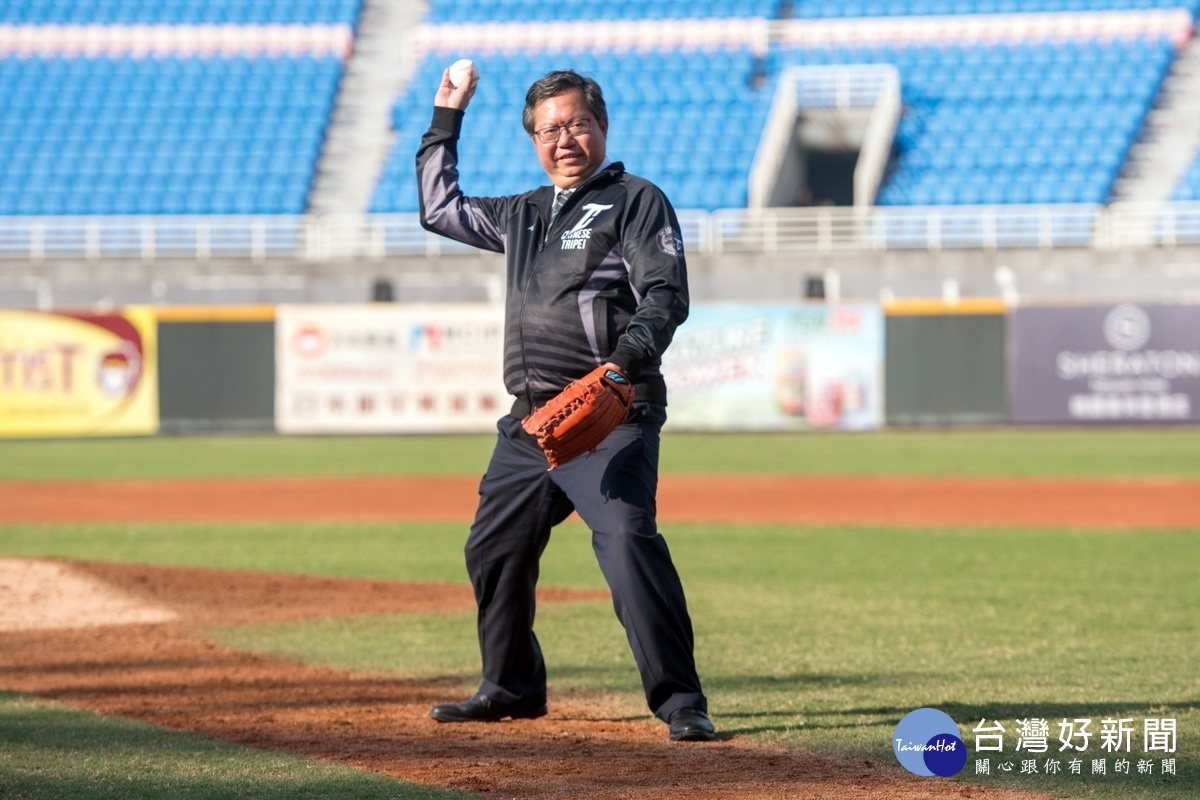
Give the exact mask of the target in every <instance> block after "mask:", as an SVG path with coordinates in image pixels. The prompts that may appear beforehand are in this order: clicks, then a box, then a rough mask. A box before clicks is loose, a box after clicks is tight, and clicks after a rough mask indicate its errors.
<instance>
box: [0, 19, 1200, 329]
mask: <svg viewBox="0 0 1200 800" xmlns="http://www.w3.org/2000/svg"><path fill="white" fill-rule="evenodd" d="M1198 12H1200V3H1197V2H1182V0H1179V1H1177V2H1171V0H978V2H962V1H960V0H874V1H871V2H868V1H863V2H833V0H794V1H793V2H790V3H782V2H779V1H778V0H754V1H753V2H733V0H697V1H696V2H689V3H680V2H671V3H660V4H646V3H632V2H614V3H608V4H590V3H582V2H578V0H568V1H567V2H564V3H560V4H557V5H556V6H555V8H554V14H555V17H554V19H546V18H545V15H546V8H545V6H544V5H543V4H534V3H532V2H530V1H529V0H486V1H485V0H434V2H431V3H428V4H425V3H417V2H411V1H410V0H311V1H310V0H157V1H156V2H151V1H150V0H91V2H83V1H82V0H75V1H72V0H53V2H46V1H45V0H42V1H41V2H38V1H36V0H12V1H10V2H5V3H0V90H2V91H0V148H3V151H4V152H5V154H6V166H5V169H4V170H3V172H2V173H0V260H3V264H4V266H3V267H2V268H0V304H4V305H41V306H48V305H54V306H62V305H72V304H85V305H90V304H93V303H96V302H107V303H128V302H152V303H172V302H196V301H200V302H239V301H309V300H322V301H333V300H361V299H364V298H366V297H367V296H369V291H370V288H369V287H370V286H371V284H372V283H374V282H375V281H377V280H378V279H380V278H385V279H387V280H389V281H392V282H393V283H394V284H395V285H396V286H397V287H398V292H397V294H398V295H399V296H400V297H401V298H402V299H404V298H417V299H486V298H495V296H496V293H497V292H498V291H499V288H498V287H499V285H500V284H499V281H498V280H497V276H496V270H497V268H498V264H497V262H496V260H495V259H492V258H489V257H487V256H483V255H480V254H477V253H474V252H470V251H467V250H465V249H464V248H461V247H458V246H456V245H454V244H453V243H449V242H445V241H443V240H438V239H436V238H432V237H430V236H429V235H427V234H426V233H425V232H424V231H423V230H421V229H420V227H419V225H418V224H417V221H416V219H415V211H416V189H415V185H414V175H413V166H412V165H413V153H414V151H415V147H416V142H417V140H418V138H419V137H420V135H421V133H422V132H423V130H424V128H425V125H426V124H427V122H428V119H429V105H430V99H431V96H432V93H433V90H434V87H435V86H436V83H437V79H438V76H440V73H441V70H442V69H443V68H444V66H445V65H446V64H448V63H449V62H450V61H452V60H454V59H455V58H458V57H460V56H463V55H468V56H471V57H472V58H474V59H475V60H476V61H477V62H478V63H479V64H480V66H481V68H482V73H483V76H484V77H483V80H482V81H481V84H480V89H479V92H478V94H477V95H476V97H475V99H474V101H473V104H472V107H471V111H470V122H469V124H468V125H467V126H466V129H465V130H464V138H463V142H462V156H463V163H464V174H463V186H464V190H465V191H467V192H468V193H469V194H479V195H488V194H499V193H508V192H516V191H520V190H523V189H525V188H527V187H529V186H531V185H535V184H537V183H539V182H541V181H542V180H543V176H542V175H541V173H540V170H539V168H538V166H537V163H536V160H535V159H534V158H533V156H532V153H531V152H530V149H529V143H528V140H527V138H526V137H525V135H524V132H523V130H522V129H521V127H520V103H521V101H522V99H523V94H524V90H525V88H526V87H527V86H528V84H529V83H530V82H531V81H532V80H533V79H535V78H536V77H537V76H539V75H541V74H543V73H544V72H546V71H547V70H549V69H552V68H558V67H562V66H571V67H574V68H576V69H579V70H581V71H584V72H587V73H589V74H591V75H594V76H595V77H596V78H597V79H598V80H600V82H601V83H602V84H603V85H604V86H605V89H606V93H607V95H608V98H609V105H610V116H611V122H612V127H611V133H610V138H609V147H610V152H611V153H612V154H613V155H614V156H615V157H617V158H620V159H621V160H623V161H625V163H626V164H627V166H628V167H629V168H630V169H631V170H633V171H635V172H638V173H640V174H642V175H645V176H646V177H649V178H651V179H652V180H655V181H656V182H658V183H659V184H660V185H662V186H663V188H664V189H666V191H667V192H668V194H669V195H670V196H671V197H672V199H673V201H674V203H675V204H676V206H677V207H678V209H679V210H680V216H681V221H682V222H683V224H684V227H685V230H684V235H685V241H686V242H687V244H688V247H689V250H690V252H691V254H692V260H693V264H694V267H693V272H694V275H695V280H694V287H693V288H694V290H695V291H696V293H697V296H712V297H747V296H761V295H771V296H788V295H791V296H797V295H800V294H803V293H804V291H805V287H806V286H807V285H809V284H810V279H811V278H812V277H814V276H818V277H820V278H822V279H824V280H825V281H826V283H827V285H828V286H827V288H828V291H829V292H830V293H831V294H834V295H836V294H837V293H839V292H840V293H842V294H845V295H851V294H853V295H855V296H868V297H878V296H884V297H887V296H905V295H908V294H921V295H929V294H938V295H945V296H956V295H958V294H985V295H996V294H1005V295H1006V296H1010V295H1022V294H1023V295H1037V294H1061V293H1074V294H1093V295H1095V294H1101V295H1110V294H1127V293H1133V294H1134V295H1147V294H1148V295H1153V296H1164V295H1168V296H1172V297H1178V296H1181V294H1182V293H1196V292H1200V274H1198V273H1197V271H1196V269H1195V268H1194V267H1192V266H1191V264H1193V263H1195V260H1196V259H1195V255H1194V250H1195V248H1198V247H1200V203H1197V201H1200V113H1197V112H1200V108H1197V107H1196V106H1195V105H1192V104H1193V103H1195V102H1196V101H1195V100H1193V98H1200V63H1198V61H1200V57H1198V52H1200V51H1198V50H1197V48H1196V47H1195V45H1194V33H1195V30H1196V23H1197V13H1198Z"/></svg>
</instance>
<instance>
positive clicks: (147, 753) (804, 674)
mask: <svg viewBox="0 0 1200 800" xmlns="http://www.w3.org/2000/svg"><path fill="white" fill-rule="evenodd" d="M489 441H490V440H489V439H487V438H485V437H453V438H446V439H441V438H426V437H413V438H395V437H372V438H363V439H353V438H328V439H326V438H320V439H280V438H274V437H200V438H187V439H170V438H160V439H150V440H112V441H95V442H91V441H88V442H41V443H37V442H12V443H3V444H0V475H2V477H3V478H4V479H7V480H17V479H33V478H36V479H61V478H72V479H93V478H102V477H191V476H225V475H246V476H254V475H280V474H289V475H296V474H337V475H353V474H371V475H379V474H413V473H418V472H425V473H438V474H473V473H476V472H478V471H479V470H480V469H481V468H482V465H483V461H484V460H485V459H486V455H487V451H488V446H489ZM663 471H664V472H665V473H672V472H675V473H684V472H692V473H703V472H722V471H738V472H751V471H758V472H771V473H786V472H795V473H797V474H904V475H1004V476H1094V477H1138V478H1141V477H1188V478H1195V477H1197V476H1198V475H1200V431H1198V430H1195V429H1190V428H1188V429H1152V430H1146V431H1135V430H1129V429H1113V430H1104V431H1097V430H1029V429H1025V430H1014V431H1003V430H986V431H979V430H972V431H916V432H895V433H880V434H861V435H825V434H822V435H797V436H744V437H743V436H713V437H703V436H691V435H689V436H683V435H676V436H670V437H668V438H667V439H666V440H665V441H664V451H663ZM665 533H666V535H667V537H668V540H669V542H670V544H671V548H672V551H673V553H674V554H675V558H676V562H677V564H678V566H679V569H680V572H681V573H682V575H683V578H684V582H685V585H686V586H687V589H688V593H689V602H690V605H691V608H692V614H693V619H694V622H695V626H696V632H697V659H698V662H699V666H700V669H701V674H702V677H703V678H704V680H705V683H706V689H707V691H708V693H709V695H710V705H711V709H712V711H713V714H714V717H715V719H716V721H717V723H718V725H719V727H720V728H721V729H722V730H724V731H725V732H727V733H732V734H734V735H736V736H738V737H739V738H744V739H750V740H754V741H761V742H764V743H770V744H777V745H784V746H788V747H797V748H804V749H809V750H814V751H819V752H823V753H829V754H834V755H840V756H844V757H847V758H853V759H870V760H873V761H876V762H879V763H883V764H891V763H894V762H893V759H892V756H891V752H890V747H891V745H890V739H891V735H892V732H893V730H894V728H895V725H896V723H897V721H898V720H899V719H900V718H901V717H903V716H904V714H906V713H907V712H908V711H911V710H913V709H916V708H919V707H923V706H932V707H936V708H940V709H942V710H943V711H946V712H947V713H949V714H950V715H951V716H952V717H953V718H954V719H955V720H956V721H957V722H958V723H959V725H960V728H961V729H962V733H963V738H964V740H965V741H966V742H967V744H968V746H969V747H972V752H971V758H970V759H969V760H968V764H967V768H966V769H965V770H964V771H963V772H962V773H961V774H960V775H959V776H958V777H957V778H955V780H959V781H966V782H971V783H983V784H989V785H999V786H1006V787H1010V788H1017V787H1022V788H1026V789H1030V790H1033V791H1035V792H1039V793H1044V794H1047V795H1054V796H1064V797H1105V798H1109V797H1112V798H1185V797H1194V796H1196V795H1197V792H1198V790H1200V755H1198V752H1197V746H1196V744H1197V738H1198V737H1200V670H1198V669H1197V667H1198V666H1200V660H1198V656H1200V647H1198V646H1197V642H1200V636H1198V634H1200V587H1198V585H1197V581H1196V579H1195V572H1196V569H1195V565H1196V564H1198V563H1200V520H1198V521H1197V525H1196V527H1195V528H1193V529H1191V530H1185V531H1137V530H1131V531H1078V530H1072V531H1066V530H1052V529H1046V530H1035V529H995V528H985V527H980V528H977V529H961V528H958V529H922V528H898V527H878V526H871V527H844V528H843V527H816V526H778V525H775V526H751V525H743V526H730V525H698V524H691V525H671V526H670V527H669V528H667V529H666V530H665ZM464 536H465V525H455V524H444V523H439V524H421V525H418V524H379V523H372V524H333V523H315V522H314V523H308V524H303V525H296V524H288V525H276V524H255V525H248V524H226V525H213V526H210V525H199V524H191V525H154V524H137V525H128V524H87V525H83V524H79V525H68V524H55V525H24V524H23V525H9V526H6V527H5V528H4V529H3V530H2V531H0V555H20V556H68V557H77V558H86V559H100V560H115V561H136V562H148V563H159V564H184V565H195V566H213V567H221V568H226V569H252V570H269V571H286V572H295V573H303V574H333V575H343V576H361V577H371V578H391V579H411V580H448V581H457V582H465V574H464V569H463V566H462V563H461V558H462V555H461V553H462V541H463V537H464ZM542 574H543V577H542V580H543V583H544V584H547V585H556V586H566V587H576V588H599V587H601V586H602V580H601V577H600V574H599V570H598V569H597V568H596V566H595V564H594V561H593V558H592V555H591V552H590V547H589V543H588V536H587V532H586V531H585V530H584V529H582V528H581V527H580V526H578V525H575V524H571V523H568V524H567V525H564V526H563V527H562V528H561V529H560V530H559V531H557V532H556V535H555V537H554V538H553V539H552V541H551V544H550V547H549V549H548V550H547V553H546V556H545V559H544V568H543V573H542ZM538 631H539V638H540V639H541V641H542V644H543V647H544V649H545V651H546V656H547V661H548V666H549V670H550V680H551V692H552V695H553V693H555V692H563V693H565V692H593V691H594V692H604V693H606V694H608V695H609V696H611V697H612V698H614V702H617V703H619V704H620V705H621V706H622V707H623V708H627V709H628V710H629V712H630V713H632V714H637V713H645V709H644V706H643V704H642V699H641V696H640V692H639V691H638V688H637V687H638V681H637V676H636V673H635V671H634V668H633V663H632V658H631V657H630V656H629V654H628V650H627V646H626V644H625V642H624V637H623V634H622V632H621V631H620V628H619V626H618V624H617V622H616V620H615V619H614V617H613V614H612V611H611V608H610V606H609V604H608V603H606V602H575V603H564V604H555V605H547V606H545V607H544V608H543V609H541V610H540V611H539V627H538ZM212 636H213V638H214V639H216V640H218V641H220V642H222V643H224V644H227V645H230V646H234V647H238V648H241V649H245V650H255V651H262V652H268V653H274V654H282V655H287V656H289V657H293V658H299V659H302V660H305V661H309V662H312V663H322V664H332V665H337V666H345V667H352V668H355V669H362V670H370V671H376V672H379V673H386V674H395V675H404V676H407V677H432V676H459V677H460V678H461V688H462V689H463V690H464V691H468V690H470V689H473V688H474V681H475V678H474V675H475V671H476V670H477V668H478V665H477V653H476V650H475V642H474V629H473V615H472V614H471V613H469V612H462V613H460V612H452V613H439V614H417V615H404V616H380V617H370V618H358V619H354V620H325V621H319V622H310V623H304V624H286V625H256V626H251V627H240V628H225V629H220V630H214V631H212ZM3 689H4V687H3V686H0V690H3ZM1076 717H1088V718H1092V719H1093V720H1094V721H1093V723H1092V730H1093V732H1095V733H1097V734H1098V731H1099V728H1100V727H1101V722H1102V720H1104V719H1110V718H1111V719H1119V718H1131V719H1133V720H1135V722H1136V726H1137V728H1138V731H1139V734H1138V735H1137V736H1135V737H1134V739H1133V743H1132V745H1133V746H1132V752H1131V753H1129V754H1124V753H1119V754H1114V753H1110V752H1105V751H1102V750H1101V748H1100V746H1099V737H1098V735H1097V736H1096V738H1094V740H1093V742H1092V744H1091V748H1090V750H1089V751H1088V752H1085V753H1083V754H1081V755H1082V757H1083V758H1084V759H1085V761H1084V765H1083V769H1082V774H1080V775H1071V774H1062V775H1059V776H1057V777H1055V776H1050V775H1044V774H1038V775H1027V776H1020V775H1019V774H1018V770H1019V769H1020V768H1021V761H1022V759H1023V758H1030V756H1029V755H1025V756H1020V755H1018V754H1016V753H1015V752H1014V746H1015V744H1016V732H1015V724H1016V720H1018V719H1024V718H1044V719H1046V720H1048V721H1049V722H1050V724H1051V736H1050V750H1051V752H1050V753H1047V754H1046V755H1044V756H1038V757H1037V759H1036V760H1037V761H1038V763H1039V766H1041V763H1042V762H1043V761H1044V760H1045V758H1047V757H1051V756H1054V755H1056V751H1057V750H1058V746H1059V742H1058V739H1057V735H1058V732H1059V731H1058V725H1057V723H1058V721H1059V720H1060V719H1062V718H1067V719H1075V718H1076ZM1146 718H1154V719H1174V720H1176V722H1177V731H1178V733H1177V751H1176V752H1174V753H1169V754H1168V753H1150V754H1147V753H1144V752H1143V746H1142V745H1143V742H1142V740H1141V737H1140V730H1141V727H1142V720H1144V719H1146ZM980 720H988V721H997V720H998V721H1000V722H1001V723H1002V724H1004V725H1005V727H1006V729H1007V735H1006V738H1005V754H1004V755H1005V756H1006V757H1005V758H1003V759H1001V758H999V757H998V754H994V753H993V754H988V756H989V761H990V766H991V770H992V774H991V775H990V776H981V775H976V774H975V758H976V754H975V753H974V752H973V745H974V734H973V733H972V730H971V729H972V727H973V726H975V725H976V724H977V723H978V722H979V721H980ZM31 732H36V733H31ZM0 741H2V742H4V745H3V746H2V747H0V797H10V796H11V797H30V798H39V800H40V798H52V797H54V798H57V797H73V796H78V797H83V796H88V795H86V794H75V795H72V794H70V793H69V792H68V791H67V789H68V788H70V787H72V786H73V785H74V784H75V782H77V781H78V780H80V776H81V775H82V774H83V773H84V772H86V770H84V768H83V767H82V766H81V765H80V764H79V763H78V761H77V760H75V759H72V758H70V757H68V756H69V754H71V753H73V752H77V751H86V752H88V754H89V759H90V760H91V761H90V762H89V763H90V766H89V768H88V769H91V770H95V769H99V770H101V774H103V775H104V776H106V778H105V780H106V781H108V782H107V783H106V784H105V785H106V786H108V787H109V791H106V792H105V796H109V797H116V798H132V797H149V796H161V795H162V794H163V792H161V791H156V787H158V788H161V786H162V785H163V784H162V783H161V781H162V780H165V778H163V777H162V776H164V775H171V776H174V775H175V774H176V773H180V775H179V777H178V783H176V784H173V787H174V790H175V791H174V792H173V793H172V796H180V797H195V798H204V799H205V800H207V798H216V797H224V796H229V795H230V794H231V793H234V792H232V791H231V787H235V786H236V787H238V789H239V790H244V791H239V792H236V793H237V794H238V795H239V796H243V797H247V796H253V797H265V798H275V797H285V796H286V797H339V798H341V797H364V798H373V797H377V796H401V797H404V796H409V797H442V796H450V795H441V794H437V793H433V792H430V791H428V790H424V789H406V788H404V787H402V786H401V785H400V784H398V783H396V782H394V781H389V780H386V779H382V778H378V777H377V776H370V775H364V774H361V773H355V772H353V771H351V770H344V769H340V768H334V767H329V766H320V767H319V768H318V767H316V766H305V767H303V769H304V771H303V772H302V773H301V774H302V775H304V776H305V778H304V779H303V780H300V781H299V784H302V786H303V791H306V792H307V794H304V793H303V792H302V791H301V789H300V788H298V786H297V785H296V782H297V779H296V777H295V775H296V773H295V767H294V765H293V764H292V762H291V761H289V758H290V757H284V756H273V755H270V754H260V753H252V752H248V751H241V750H239V749H238V748H232V747H228V746H225V745H217V744H213V743H211V742H207V741H205V740H203V739H201V738H199V737H190V736H183V735H181V734H174V733H166V732H162V731H158V730H156V729H153V728H147V727H145V726H139V725H134V724H131V723H127V722H122V721H116V720H105V719H100V718H97V717H94V716H93V715H90V714H85V713H82V712H75V711H69V710H66V709H63V708H61V707H58V706H55V705H53V704H48V703H44V702H42V701H34V700H31V699H29V698H24V697H20V696H16V695H12V694H8V695H5V694H0ZM181 753H183V754H185V756H181ZM979 755H980V756H983V755H984V754H979ZM1121 756H1125V757H1126V758H1128V759H1130V760H1131V761H1132V762H1133V765H1134V766H1133V768H1132V770H1131V773H1132V774H1129V775H1124V774H1114V770H1115V762H1116V760H1117V758H1119V757H1121ZM183 757H186V759H187V761H188V763H189V765H190V766H189V769H188V770H184V771H180V770H176V769H174V767H172V764H175V763H176V762H177V761H178V760H179V759H180V758H183ZM1104 757H1106V761H1107V764H1106V766H1107V770H1108V774H1106V775H1092V774H1091V761H1092V759H1098V758H1104ZM1168 757H1169V758H1173V759H1174V761H1175V769H1176V774H1175V775H1174V776H1163V775H1161V774H1160V770H1161V759H1162V758H1168ZM260 759H261V763H260V762H259V761H258V760H260ZM1062 759H1063V772H1064V773H1067V771H1068V768H1067V764H1066V760H1067V755H1066V754H1064V755H1062ZM1139 759H1150V760H1152V761H1153V762H1154V772H1153V774H1152V775H1145V774H1138V771H1137V768H1136V765H1137V762H1138V761H1139ZM1002 761H1008V762H1012V763H1014V764H1015V768H1014V769H1013V772H1012V773H1011V774H1003V773H1001V772H1000V769H999V764H1000V763H1001V762H1002ZM251 771H252V772H254V774H255V777H254V779H253V780H251V779H250V778H249V777H247V773H248V772H251ZM89 774H90V773H89ZM172 779H173V780H174V779H175V778H172ZM5 787H17V790H16V793H6V788H5ZM388 787H390V789H389V788H388ZM389 792H390V793H389ZM403 792H410V793H409V794H407V795H406V794H403Z"/></svg>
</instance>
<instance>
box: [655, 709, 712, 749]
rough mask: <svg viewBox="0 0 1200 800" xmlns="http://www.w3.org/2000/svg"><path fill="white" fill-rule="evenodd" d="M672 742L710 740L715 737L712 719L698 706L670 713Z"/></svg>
mask: <svg viewBox="0 0 1200 800" xmlns="http://www.w3.org/2000/svg"><path fill="white" fill-rule="evenodd" d="M667 724H668V725H670V726H671V741H672V742H711V741H712V740H713V739H716V738H717V731H716V729H715V728H713V724H712V720H711V719H709V718H708V714H705V713H704V712H703V711H701V710H700V709H698V708H681V709H679V710H678V711H676V712H675V713H674V714H672V715H671V719H670V720H669V721H668V723H667Z"/></svg>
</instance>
